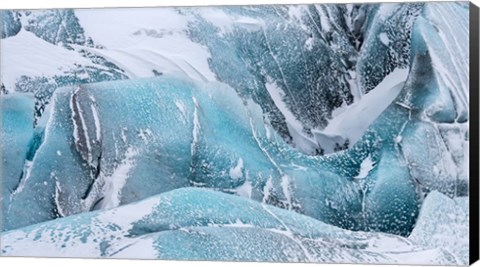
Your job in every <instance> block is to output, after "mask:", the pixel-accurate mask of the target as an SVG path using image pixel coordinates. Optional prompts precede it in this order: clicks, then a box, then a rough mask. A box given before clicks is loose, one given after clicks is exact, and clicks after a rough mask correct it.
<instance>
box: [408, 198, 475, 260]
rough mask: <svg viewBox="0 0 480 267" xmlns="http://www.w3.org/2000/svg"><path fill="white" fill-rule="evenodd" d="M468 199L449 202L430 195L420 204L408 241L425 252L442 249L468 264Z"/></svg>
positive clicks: (446, 199) (447, 199)
mask: <svg viewBox="0 0 480 267" xmlns="http://www.w3.org/2000/svg"><path fill="white" fill-rule="evenodd" d="M468 213H469V210H468V197H459V198H453V199H452V198H449V197H447V196H445V195H444V194H442V193H439V192H438V191H432V192H431V193H430V194H429V195H428V196H427V198H426V199H425V201H424V202H423V206H422V209H421V211H420V215H419V217H418V220H417V223H416V226H415V229H414V230H413V231H412V233H411V234H410V236H409V237H408V239H410V240H412V241H413V242H415V243H417V244H420V245H422V246H425V247H427V248H440V247H441V248H443V249H445V250H447V251H450V252H451V253H452V254H453V255H456V259H455V260H456V261H457V264H461V265H466V264H468V255H469V252H468V247H469V245H468V238H466V237H467V236H468V235H469V216H468Z"/></svg>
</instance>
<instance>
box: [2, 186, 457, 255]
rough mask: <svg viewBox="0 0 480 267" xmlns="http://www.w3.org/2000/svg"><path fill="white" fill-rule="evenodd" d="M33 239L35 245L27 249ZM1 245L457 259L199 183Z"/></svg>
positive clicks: (16, 250)
mask: <svg viewBox="0 0 480 267" xmlns="http://www.w3.org/2000/svg"><path fill="white" fill-rule="evenodd" d="M258 240H262V241H261V242H258ZM382 242H387V243H388V247H383V246H382ZM33 244H35V245H34V246H35V249H27V248H28V247H31V246H32V245H33ZM31 248H33V247H31ZM2 253H4V254H5V255H10V256H50V257H61V256H69V257H90V258H98V257H114V258H145V259H152V258H157V259H170V260H173V259H174V260H234V261H276V262H279V261H281V262H285V261H293V262H325V263H327V262H330V263H331V262H340V263H382V262H392V263H394V262H396V263H404V259H405V258H408V257H415V256H417V257H418V256H420V255H421V256H422V257H421V263H424V264H428V263H433V262H435V263H442V264H452V263H456V262H455V258H454V257H453V255H451V254H450V253H448V252H446V251H442V249H441V248H433V249H423V248H422V247H420V246H418V245H416V244H415V243H414V242H412V241H410V240H409V239H406V238H403V237H399V236H394V235H388V234H379V233H366V232H351V231H348V230H342V229H340V228H337V227H334V226H330V225H328V224H324V223H321V222H319V221H317V220H314V219H312V218H310V217H307V216H303V215H300V214H298V213H295V212H292V211H288V210H284V209H279V208H276V207H271V206H269V205H266V204H261V203H258V202H256V201H252V200H248V199H245V198H238V197H234V196H231V195H227V194H223V193H220V192H215V191H212V190H207V189H199V188H183V189H177V190H173V191H170V192H167V193H163V194H160V195H158V196H155V197H151V198H147V199H145V200H142V201H140V202H138V203H134V204H130V205H125V206H121V207H118V208H114V209H111V210H107V211H97V212H89V213H84V214H81V215H74V216H70V217H67V218H62V219H59V220H54V221H50V222H47V223H44V224H41V225H36V226H29V227H26V228H22V229H19V230H14V231H10V232H7V233H4V234H3V235H2Z"/></svg>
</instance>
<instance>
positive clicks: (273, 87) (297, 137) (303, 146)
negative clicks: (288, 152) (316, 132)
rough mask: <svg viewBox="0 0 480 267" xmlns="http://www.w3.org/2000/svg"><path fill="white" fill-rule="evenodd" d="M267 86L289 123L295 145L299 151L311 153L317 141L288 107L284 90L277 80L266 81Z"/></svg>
mask: <svg viewBox="0 0 480 267" xmlns="http://www.w3.org/2000/svg"><path fill="white" fill-rule="evenodd" d="M265 87H266V88H267V91H268V93H269V94H270V97H271V98H272V100H273V102H274V103H275V106H277V108H278V109H279V110H280V112H281V113H282V115H283V116H284V117H285V122H286V123H287V127H288V130H289V132H290V135H291V136H292V139H293V143H294V144H295V147H296V148H297V149H298V150H299V151H302V152H305V153H311V152H312V151H313V150H315V148H316V147H317V143H316V142H315V141H314V140H312V138H309V137H307V136H306V135H305V134H304V133H303V125H302V123H301V122H300V121H298V120H297V118H296V117H295V115H294V114H293V112H292V111H291V110H290V109H289V108H288V107H287V104H286V103H285V101H284V100H283V98H284V96H285V93H284V92H283V90H282V89H281V88H280V87H278V86H277V84H276V83H275V82H272V83H266V84H265Z"/></svg>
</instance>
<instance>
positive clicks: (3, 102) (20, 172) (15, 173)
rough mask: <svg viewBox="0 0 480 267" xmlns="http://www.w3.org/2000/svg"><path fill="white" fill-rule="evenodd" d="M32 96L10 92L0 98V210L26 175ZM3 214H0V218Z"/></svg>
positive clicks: (31, 134)
mask: <svg viewBox="0 0 480 267" xmlns="http://www.w3.org/2000/svg"><path fill="white" fill-rule="evenodd" d="M34 101H35V100H34V98H33V95H31V94H21V93H11V94H8V95H3V96H2V97H1V98H0V108H1V112H2V113H1V122H2V124H1V128H2V132H1V139H2V140H1V142H0V152H1V160H2V161H1V163H0V166H1V169H2V172H1V174H2V179H1V181H2V195H1V196H0V200H1V202H2V211H3V212H5V210H6V209H7V208H8V206H9V204H10V197H11V194H12V193H13V192H14V191H15V190H16V189H17V188H18V186H19V182H20V180H21V178H22V176H24V175H26V172H27V171H28V168H26V167H27V166H28V165H29V163H28V162H26V158H27V155H28V153H29V150H30V147H31V145H32V141H33V140H32V136H33V131H34V128H33V109H34ZM3 220H5V217H3V216H2V221H3Z"/></svg>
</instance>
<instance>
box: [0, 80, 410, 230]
mask: <svg viewBox="0 0 480 267" xmlns="http://www.w3.org/2000/svg"><path fill="white" fill-rule="evenodd" d="M112 93H113V94H115V96H116V97H115V98H113V99H112V98H111V95H112ZM51 109H52V110H51V111H50V112H51V115H50V117H49V120H48V122H47V123H46V128H45V133H44V141H43V143H42V145H41V146H40V147H39V148H38V151H37V152H36V154H35V156H34V159H33V163H32V166H31V169H30V172H29V175H27V176H26V177H25V178H24V181H23V182H24V184H25V186H22V190H21V191H19V192H18V193H17V194H16V195H15V196H14V198H13V200H14V201H13V203H12V204H11V206H10V207H9V208H8V209H7V223H6V224H5V225H4V229H14V228H18V227H21V226H26V225H29V224H34V223H38V222H42V221H46V220H51V219H55V218H57V217H64V216H68V215H72V214H76V213H81V212H85V211H89V210H92V209H105V208H112V207H116V206H118V205H122V204H127V203H131V202H134V201H138V200H141V199H143V198H145V197H148V196H152V195H155V194H159V193H162V192H167V191H170V190H172V189H176V188H180V187H186V186H195V187H208V188H213V189H216V190H220V191H223V192H226V193H235V194H237V195H239V196H243V197H248V198H252V199H255V200H257V201H262V202H265V203H269V204H272V205H276V206H279V207H283V208H286V209H289V210H295V211H298V212H300V213H303V214H306V215H309V216H312V217H314V218H317V219H320V220H322V221H325V222H327V223H330V224H334V225H337V226H341V227H344V228H348V229H355V230H372V231H374V230H376V231H385V232H391V233H396V234H402V235H406V234H407V233H409V231H410V230H411V227H412V226H413V223H414V218H415V215H416V212H417V210H418V205H419V196H417V191H416V190H417V188H416V187H415V185H414V183H413V181H412V180H411V177H410V175H409V172H408V167H407V166H406V164H404V163H403V159H402V158H401V154H400V152H399V149H398V148H397V143H396V142H395V140H397V136H398V135H399V133H400V132H401V130H402V129H403V128H404V126H405V123H406V122H407V121H408V119H409V117H408V111H406V110H404V109H403V108H402V107H398V106H397V105H396V104H392V105H391V106H390V107H389V108H387V110H386V111H385V112H384V113H383V114H382V115H381V116H380V117H379V118H378V119H377V120H376V121H375V122H374V123H373V124H372V125H371V127H370V129H369V131H367V133H366V134H365V136H364V137H363V138H362V139H361V140H360V141H359V142H358V143H357V144H355V145H354V147H353V148H352V149H351V150H346V151H344V152H340V153H338V154H332V155H329V156H326V157H311V156H307V155H304V154H302V153H299V152H298V151H296V150H293V149H292V148H291V147H290V146H289V145H288V144H286V143H285V142H284V141H283V139H282V138H280V137H279V136H278V135H277V134H276V133H275V131H274V130H273V129H272V128H271V126H270V125H269V124H268V123H265V120H264V116H263V112H262V110H261V108H260V107H259V106H258V105H256V104H255V103H254V102H252V101H247V102H245V101H244V100H242V98H240V97H239V96H238V95H237V93H236V92H235V91H234V90H233V89H232V88H230V87H228V86H225V85H222V84H220V83H208V84H196V83H194V82H193V81H192V82H188V81H187V79H185V78H182V77H180V78H175V77H166V76H164V77H158V78H152V79H147V80H135V81H122V82H109V83H99V84H90V85H80V86H76V87H68V88H64V89H61V90H57V91H56V92H55V95H54V97H53V103H52V107H51ZM119 110H122V116H118V112H119ZM367 158H371V159H372V162H373V163H374V166H372V169H371V170H368V171H369V172H368V173H367V174H365V177H362V179H360V180H365V181H366V183H363V184H362V182H359V181H358V179H355V177H356V176H358V174H359V173H360V172H361V169H362V163H363V162H364V161H365V160H366V159H367ZM393 166H396V167H393ZM145 184H148V185H149V186H148V187H145ZM32 196H35V197H32ZM26 205H28V206H29V207H31V208H30V209H28V210H26V209H23V207H24V206H26ZM10 214H11V215H10Z"/></svg>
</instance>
